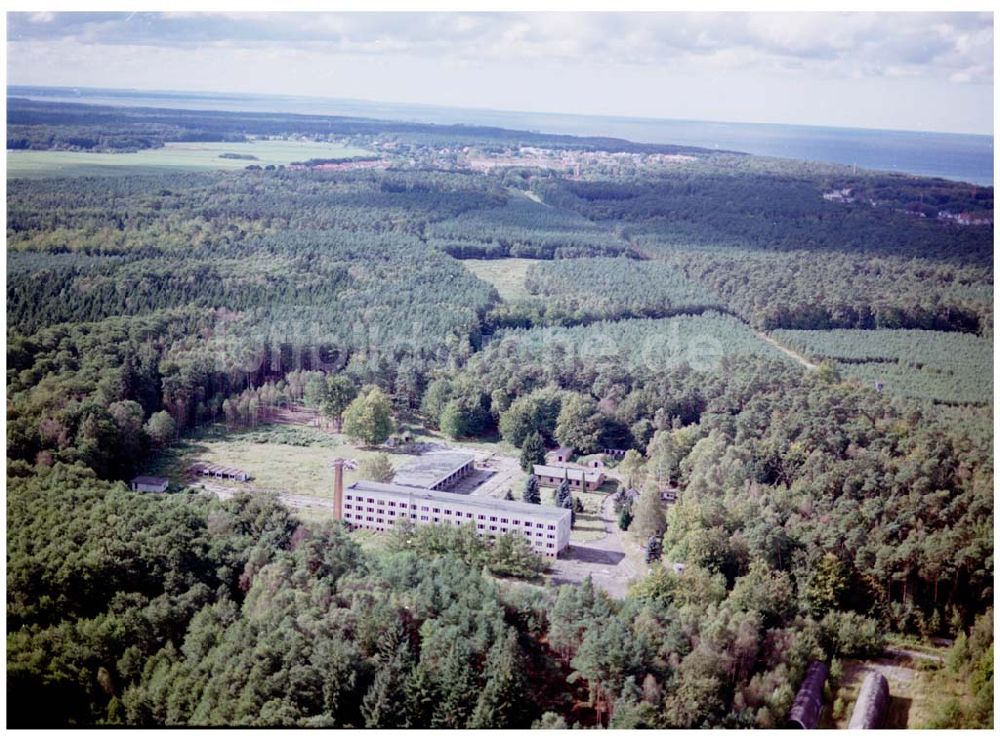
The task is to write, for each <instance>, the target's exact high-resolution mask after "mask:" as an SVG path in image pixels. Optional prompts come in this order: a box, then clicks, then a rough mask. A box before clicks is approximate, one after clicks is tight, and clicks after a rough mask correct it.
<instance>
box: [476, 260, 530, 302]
mask: <svg viewBox="0 0 1000 743" xmlns="http://www.w3.org/2000/svg"><path fill="white" fill-rule="evenodd" d="M541 262H542V261H538V260H534V259H532V258H498V259H496V260H489V261H485V260H472V259H469V260H463V261H462V265H464V266H465V267H466V268H468V269H469V270H470V271H472V273H474V274H475V275H476V276H478V277H479V278H481V279H482V280H483V281H485V282H487V283H489V284H493V286H495V287H496V288H497V291H498V292H500V298H501V299H503V300H504V301H505V302H516V301H517V300H519V299H526V298H527V297H529V296H531V295H530V294H528V290H527V289H525V287H524V278H525V276H527V274H528V267H529V266H531V264H533V263H541Z"/></svg>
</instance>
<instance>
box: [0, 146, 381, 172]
mask: <svg viewBox="0 0 1000 743" xmlns="http://www.w3.org/2000/svg"><path fill="white" fill-rule="evenodd" d="M227 152H229V153H233V154H238V155H253V156H254V157H256V158H257V159H256V160H236V159H227V158H222V157H219V155H221V154H223V153H227ZM371 154H373V153H371V152H368V151H367V150H362V149H357V148H353V147H344V146H342V145H339V144H334V143H330V142H300V141H291V140H254V141H251V142H168V143H167V144H166V145H165V146H164V147H162V148H160V149H155V150H141V151H140V152H70V151H66V150H8V151H7V177H8V178H47V177H52V176H99V175H122V174H123V173H124V172H126V171H127V172H128V173H164V172H177V171H205V170H242V169H243V168H246V166H247V165H260V166H262V167H263V166H265V165H288V164H290V163H293V162H300V161H303V160H310V159H313V158H347V157H360V156H365V155H371Z"/></svg>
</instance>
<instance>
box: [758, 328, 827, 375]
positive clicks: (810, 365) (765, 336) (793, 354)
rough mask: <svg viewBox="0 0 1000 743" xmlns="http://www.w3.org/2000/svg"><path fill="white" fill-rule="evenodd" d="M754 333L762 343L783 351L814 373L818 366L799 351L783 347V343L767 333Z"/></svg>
mask: <svg viewBox="0 0 1000 743" xmlns="http://www.w3.org/2000/svg"><path fill="white" fill-rule="evenodd" d="M753 332H754V335H756V336H757V337H758V338H760V339H761V340H762V341H764V342H765V343H768V344H770V345H772V346H774V347H775V348H777V349H778V350H779V351H781V352H782V353H783V354H785V355H786V356H788V357H790V358H792V359H795V360H796V361H798V362H799V363H800V364H802V366H804V367H805V368H806V369H808V370H809V371H812V370H813V369H815V368H816V364H814V363H813V362H811V361H810V360H809V359H807V358H806V357H805V356H803V355H802V354H800V353H799V352H798V351H793V350H792V349H790V348H789V347H788V346H783V345H781V343H779V342H778V341H776V340H775V339H774V338H772V337H771V336H769V335H768V334H767V333H764V332H762V331H760V330H755V331H753Z"/></svg>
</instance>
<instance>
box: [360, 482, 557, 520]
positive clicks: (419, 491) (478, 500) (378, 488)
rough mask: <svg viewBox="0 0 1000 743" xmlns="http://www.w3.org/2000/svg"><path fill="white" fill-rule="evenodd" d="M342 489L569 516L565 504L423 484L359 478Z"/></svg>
mask: <svg viewBox="0 0 1000 743" xmlns="http://www.w3.org/2000/svg"><path fill="white" fill-rule="evenodd" d="M344 493H345V494H346V493H353V494H356V495H357V494H361V495H372V496H397V497H398V496H409V497H413V498H424V499H426V500H432V501H435V502H437V503H451V504H454V505H456V506H471V507H474V508H492V509H495V510H497V511H504V512H506V513H513V514H518V515H521V516H534V517H536V518H538V517H541V518H556V519H561V518H564V517H565V518H569V515H570V512H569V509H568V508H556V507H554V506H539V505H535V504H534V503H525V502H524V501H516V500H502V499H501V498H490V497H483V496H475V495H462V494H460V493H447V492H444V491H442V490H428V489H427V488H414V487H409V486H406V485H398V484H396V483H391V482H390V483H382V482H372V481H370V480H359V481H358V482H356V483H354V484H353V485H351V486H350V487H347V488H345V489H344Z"/></svg>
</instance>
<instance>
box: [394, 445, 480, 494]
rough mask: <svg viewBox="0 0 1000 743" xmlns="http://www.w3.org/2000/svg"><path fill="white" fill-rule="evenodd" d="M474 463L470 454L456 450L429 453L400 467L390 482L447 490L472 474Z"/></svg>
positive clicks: (473, 458)
mask: <svg viewBox="0 0 1000 743" xmlns="http://www.w3.org/2000/svg"><path fill="white" fill-rule="evenodd" d="M475 461H476V458H475V456H474V455H473V454H472V453H471V452H467V451H462V450H458V449H451V450H448V451H437V452H430V453H429V454H424V455H422V456H419V457H417V458H416V459H414V460H413V461H412V462H407V463H406V464H405V465H403V466H402V467H400V468H399V469H398V470H397V471H396V476H395V477H393V478H392V481H393V482H394V483H396V484H397V485H406V486H408V487H413V488H426V489H427V490H447V489H448V488H449V487H451V486H452V485H454V484H455V483H457V482H458V481H459V480H462V479H463V478H465V477H468V476H469V475H471V474H472V471H473V469H474V468H475Z"/></svg>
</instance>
